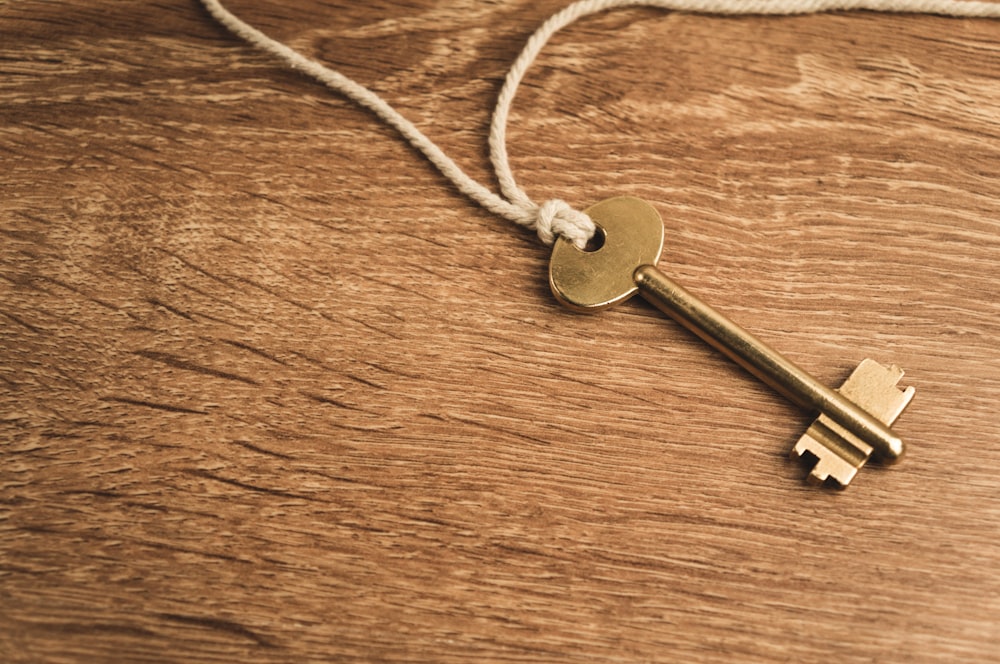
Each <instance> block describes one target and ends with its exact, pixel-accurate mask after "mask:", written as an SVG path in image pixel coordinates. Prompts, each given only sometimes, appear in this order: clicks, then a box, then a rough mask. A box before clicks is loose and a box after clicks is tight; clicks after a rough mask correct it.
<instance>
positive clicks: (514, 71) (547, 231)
mask: <svg viewBox="0 0 1000 664" xmlns="http://www.w3.org/2000/svg"><path fill="white" fill-rule="evenodd" d="M201 2H202V4H204V5H205V8H206V9H207V10H208V11H209V13H210V14H211V15H212V16H214V17H215V19H216V20H217V21H219V23H221V24H222V25H224V26H225V27H226V28H227V29H229V31H230V32H232V33H233V34H235V35H237V36H239V37H241V38H242V39H245V40H246V41H247V42H249V43H250V44H252V45H254V46H256V47H257V48H260V49H262V50H264V51H266V52H268V53H271V54H272V55H274V56H276V57H277V58H279V59H280V60H282V61H284V62H285V63H286V64H287V65H288V66H289V67H291V68H292V69H296V70H298V71H301V72H303V73H305V74H308V75H310V76H312V77H313V78H315V79H317V80H318V81H319V82H321V83H323V84H324V85H326V86H327V87H329V88H331V89H333V90H335V91H336V92H339V93H341V94H343V95H344V96H345V97H347V98H349V99H351V100H352V101H354V102H355V103H357V104H359V105H360V106H363V107H365V108H367V109H369V110H371V111H372V112H374V113H375V115H377V116H378V117H379V118H380V119H381V120H382V121H384V122H385V123H386V124H388V125H390V126H391V127H394V128H395V129H396V130H397V131H399V133H400V134H402V136H403V137H404V138H405V139H406V140H407V141H409V142H410V143H411V144H412V145H413V146H414V147H415V148H417V149H418V150H420V151H421V152H422V153H423V154H424V155H425V156H426V157H427V158H428V159H429V160H430V161H431V163H433V164H434V165H435V166H437V168H438V170H440V171H441V173H442V174H444V176H445V177H447V178H448V179H449V180H451V181H452V182H453V183H454V184H455V186H456V187H457V188H458V190H459V191H461V192H462V193H464V194H465V195H466V196H468V197H469V198H471V199H472V200H474V201H476V202H477V203H479V204H480V205H481V206H483V207H484V208H486V209H487V210H489V211H490V212H493V213H494V214H497V215H500V216H502V217H505V218H507V219H510V220H511V221H513V222H515V223H517V224H520V225H522V226H525V227H527V228H530V229H532V230H534V231H535V232H536V233H537V234H538V237H539V238H540V239H541V240H542V242H544V243H545V244H547V245H548V244H552V242H553V241H554V240H555V238H556V237H557V236H562V237H564V238H566V239H567V240H570V241H571V242H573V243H574V244H575V245H577V246H578V247H583V246H584V245H585V244H586V243H587V240H589V239H590V238H591V237H592V236H593V234H594V231H595V226H594V222H593V221H592V220H591V219H590V217H588V216H587V215H586V214H584V213H583V212H580V211H578V210H575V209H574V208H572V207H571V206H570V205H569V204H568V203H566V202H565V201H563V200H560V199H551V200H547V201H545V202H543V203H542V204H541V205H538V204H536V203H535V202H534V201H532V200H531V198H530V197H529V196H528V194H527V193H525V191H524V190H523V189H521V187H519V186H518V185H517V182H516V181H515V179H514V174H513V173H512V172H511V169H510V161H509V159H508V156H507V118H508V116H509V115H510V108H511V105H512V103H513V101H514V95H515V94H516V92H517V88H518V85H520V83H521V80H522V79H523V78H524V74H525V72H527V71H528V68H529V67H530V66H531V64H532V63H533V62H534V61H535V58H537V57H538V54H539V53H540V52H541V50H542V48H543V47H544V46H545V44H546V43H547V42H548V41H549V39H551V38H552V35H554V34H555V33H557V32H559V31H560V30H562V29H563V28H565V27H566V26H568V25H570V24H571V23H573V22H574V21H578V20H579V19H581V18H584V17H585V16H590V15H591V14H596V13H598V12H603V11H608V10H612V9H622V8H625V7H655V8H659V9H667V10H673V11H686V12H695V13H703V14H762V15H791V14H811V13H815V12H826V11H846V10H857V9H863V10H869V11H876V12H900V13H914V14H939V15H941V16H963V17H980V18H988V17H989V18H995V17H1000V4H993V3H990V2H979V1H976V0H969V1H964V0H960V1H956V0H579V1H578V2H574V3H573V4H571V5H569V6H567V7H566V8H564V9H562V10H561V11H559V12H557V13H556V14H553V15H552V16H551V17H550V18H549V19H548V20H547V21H545V23H543V24H542V26H541V27H540V28H538V30H536V31H535V33H534V34H533V35H531V37H530V38H529V39H528V42H527V43H526V44H525V46H524V49H523V50H522V51H521V54H520V55H518V57H517V60H515V61H514V64H513V65H512V66H511V68H510V71H509V72H508V73H507V77H506V79H505V80H504V85H503V88H502V89H501V90H500V95H499V97H498V98H497V105H496V109H495V110H494V112H493V121H492V123H491V126H490V136H489V145H490V160H491V161H492V163H493V168H494V170H495V171H496V176H497V181H498V182H499V184H500V191H501V192H502V193H503V196H504V197H505V198H504V197H500V196H498V195H496V194H495V193H493V192H492V191H490V190H489V189H488V188H486V187H484V186H483V185H481V184H480V183H478V182H476V181H475V180H473V179H472V178H471V177H469V176H468V175H467V174H466V173H465V171H463V170H462V169H461V168H460V167H459V166H458V164H456V163H455V162H454V161H452V159H451V158H450V157H448V155H446V154H445V153H444V152H443V151H442V150H441V148H439V147H438V146H437V145H435V144H434V142H433V141H431V140H430V139H429V138H427V137H426V136H425V135H424V134H423V133H422V132H421V131H420V130H419V129H417V127H416V126H415V125H414V124H413V123H412V122H410V121H409V120H407V119H406V118H404V117H403V116H402V115H400V114H399V112H397V111H396V110H395V109H394V108H392V106H390V105H389V104H388V103H387V102H386V101H385V100H384V99H382V98H381V97H379V96H378V95H377V94H375V93H374V92H372V91H371V90H369V89H368V88H366V87H364V86H363V85H360V84H359V83H356V82H355V81H353V80H351V79H350V78H347V77H346V76H344V75H343V74H341V73H340V72H337V71H334V70H332V69H330V68H329V67H326V66H325V65H322V64H320V63H319V62H316V61H315V60H311V59H309V58H307V57H305V56H304V55H301V54H300V53H298V52H296V51H295V50H293V49H291V48H289V47H288V46H286V45H285V44H282V43H281V42H279V41H276V40H274V39H271V38H270V37H268V36H267V35H265V34H264V33H262V32H260V31H259V30H257V29H256V28H253V27H251V26H250V25H248V24H246V23H244V22H243V21H242V20H240V19H239V18H237V17H236V16H234V15H233V14H232V13H231V12H230V11H229V10H227V9H226V8H225V7H223V6H222V3H221V2H220V1H219V0H201Z"/></svg>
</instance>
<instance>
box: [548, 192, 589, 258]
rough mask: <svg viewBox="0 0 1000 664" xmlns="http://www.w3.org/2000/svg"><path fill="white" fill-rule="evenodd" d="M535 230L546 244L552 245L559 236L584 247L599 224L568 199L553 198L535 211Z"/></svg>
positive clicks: (579, 247)
mask: <svg viewBox="0 0 1000 664" xmlns="http://www.w3.org/2000/svg"><path fill="white" fill-rule="evenodd" d="M535 232H537V233H538V237H539V239H541V241H542V242H544V243H545V244H546V245H551V244H552V243H553V242H555V239H556V236H559V237H563V238H566V239H567V240H569V241H570V242H572V243H573V244H574V245H575V246H576V247H577V248H578V249H583V248H584V247H585V246H587V241H588V240H590V238H592V237H593V236H594V233H595V232H597V226H596V225H595V224H594V220H593V219H591V218H590V217H589V216H588V215H586V214H584V213H583V212H580V211H579V210H575V209H573V208H572V207H570V205H569V203H567V202H566V201H564V200H561V199H558V198H552V199H549V200H547V201H545V202H544V203H542V204H541V205H539V206H538V209H537V210H536V211H535Z"/></svg>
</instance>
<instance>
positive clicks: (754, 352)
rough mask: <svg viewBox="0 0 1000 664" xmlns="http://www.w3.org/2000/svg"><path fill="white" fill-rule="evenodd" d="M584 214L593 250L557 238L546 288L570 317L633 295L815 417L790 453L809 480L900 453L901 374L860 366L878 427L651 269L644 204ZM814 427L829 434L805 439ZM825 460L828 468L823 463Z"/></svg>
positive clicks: (652, 228)
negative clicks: (596, 244) (869, 377)
mask: <svg viewBox="0 0 1000 664" xmlns="http://www.w3.org/2000/svg"><path fill="white" fill-rule="evenodd" d="M587 214H589V215H590V217H591V218H592V219H593V220H594V222H595V223H596V224H597V225H598V227H599V232H600V233H601V234H602V237H603V244H602V245H601V247H600V248H599V249H597V250H595V251H581V250H580V249H577V248H576V247H574V246H573V245H572V244H571V243H569V242H567V241H566V240H563V239H559V240H557V242H556V244H555V246H554V247H553V250H552V258H551V261H550V263H549V285H550V286H551V287H552V292H553V293H554V294H555V296H556V298H557V299H558V300H559V301H560V302H561V303H562V304H564V305H566V306H567V307H569V308H570V309H574V310H576V311H585V312H593V311H599V310H601V309H606V308H607V307H610V306H612V305H615V304H617V303H619V302H623V301H625V300H627V299H628V298H630V297H632V296H633V295H635V294H636V293H639V294H641V295H642V296H643V297H644V298H645V299H646V300H648V301H649V302H650V303H651V304H653V305H654V306H656V308H658V309H660V310H661V311H663V312H664V313H666V314H667V315H669V316H670V317H671V318H673V319H674V320H676V321H677V322H678V323H680V324H681V325H683V326H684V327H686V328H687V329H689V330H690V331H691V332H693V333H694V334H696V335H697V336H699V337H700V338H701V339H703V340H704V341H706V342H707V343H708V344H709V345H711V346H713V347H714V348H716V349H717V350H719V351H721V352H722V353H723V354H725V355H726V356H728V357H729V358H730V359H732V360H734V361H735V362H736V363H737V364H739V365H740V366H742V367H743V368H745V369H746V370H747V371H749V372H750V373H751V374H753V375H754V376H756V377H757V378H759V379H760V380H762V381H763V382H764V383H766V384H767V385H770V386H771V387H772V388H774V389H775V390H776V391H777V392H779V393H780V394H782V395H784V396H785V397H786V398H788V399H789V400H790V401H791V402H792V403H795V404H796V405H798V406H800V407H802V408H804V409H806V410H808V411H810V412H812V413H815V414H818V415H820V418H819V419H817V421H816V423H814V425H813V427H811V428H810V430H809V434H810V435H809V436H803V440H806V439H808V443H809V445H808V446H806V445H805V443H800V444H799V445H797V446H796V449H795V450H794V453H795V454H798V455H801V454H803V453H805V452H808V453H809V454H810V455H812V456H814V457H816V461H817V466H816V470H815V471H814V473H813V474H812V476H811V477H812V479H814V480H820V481H822V480H824V479H825V478H826V477H827V474H829V476H830V477H832V478H833V479H835V480H836V481H837V482H838V483H839V484H840V486H841V487H843V486H846V485H847V483H848V482H850V480H851V479H852V478H853V476H854V473H855V472H856V471H857V469H858V468H860V467H861V465H862V464H864V462H865V461H867V459H868V456H869V455H870V454H871V453H872V451H874V452H875V453H876V454H877V455H878V456H879V457H881V459H882V460H883V461H885V462H887V463H894V462H896V461H897V460H899V458H900V457H901V456H902V455H903V441H901V440H900V439H899V437H898V436H896V435H895V434H894V433H893V432H892V431H891V430H890V429H889V427H888V426H887V424H891V421H892V420H893V419H895V417H896V416H898V415H899V413H900V412H901V411H902V409H903V408H904V407H905V406H906V404H907V403H908V402H909V399H910V397H912V396H913V388H912V387H911V388H908V389H907V391H906V392H905V393H904V392H901V391H900V390H898V389H896V388H895V383H896V381H897V380H899V378H900V377H901V376H902V371H901V370H899V369H898V367H892V368H891V369H887V368H885V367H882V366H881V365H878V364H877V363H875V362H871V361H870V360H868V361H866V362H871V365H874V367H878V369H881V370H882V371H883V372H886V377H885V378H884V379H883V378H880V379H879V380H878V381H876V382H877V388H875V389H877V390H878V394H877V395H876V396H877V397H878V398H879V399H882V400H884V401H888V402H891V407H889V406H882V405H881V403H880V405H879V406H878V408H877V409H876V408H874V407H872V406H868V407H869V408H872V409H873V411H874V410H878V416H879V417H881V418H882V419H883V420H885V421H886V423H883V422H882V421H879V419H877V418H876V417H875V416H874V415H873V414H872V413H869V412H867V411H866V410H865V409H864V408H862V407H860V406H859V405H858V404H856V403H854V402H853V401H851V400H850V399H848V398H846V397H845V396H844V395H843V394H841V393H840V392H837V391H836V390H832V389H830V388H828V387H826V386H825V385H823V384H822V383H820V382H819V381H817V380H816V379H815V378H813V377H812V376H810V375H809V374H808V373H806V372H805V371H803V370H802V369H801V368H799V367H798V366H797V365H796V364H795V363H793V362H792V361H791V360H789V359H787V358H785V357H783V356H782V355H780V354H779V353H778V352H777V351H775V350H774V349H773V348H771V347H770V346H768V345H767V344H765V343H764V342H763V341H760V340H759V339H757V338H756V337H754V336H753V335H752V334H750V333H749V332H747V331H746V330H744V329H743V328H741V327H740V326H738V325H737V324H736V323H734V322H732V321H731V320H729V319H728V318H726V317H725V316H723V315H722V314H720V313H719V312H717V311H716V310H715V309H713V308H712V307H710V306H708V305H707V304H705V303H704V302H702V301H700V300H698V299H697V298H696V297H694V296H693V295H691V293H689V292H688V291H686V290H685V289H684V288H683V287H681V286H680V285H678V284H677V283H676V282H674V281H673V280H672V279H670V278H669V277H667V276H666V275H664V274H663V273H662V272H660V271H659V270H658V269H657V267H656V263H657V262H658V261H659V258H660V252H661V250H662V248H663V222H662V221H661V220H660V215H659V214H658V213H657V212H656V210H655V209H654V208H653V207H652V206H650V205H649V204H648V203H646V202H645V201H642V200H640V199H638V198H631V197H619V198H612V199H609V200H606V201H603V202H601V203H598V204H597V205H594V206H593V207H591V208H590V209H588V210H587ZM863 365H864V363H863ZM871 365H864V366H865V367H866V370H868V369H872V368H873V367H872V366H871ZM876 371H877V369H876ZM845 387H847V386H846V385H845ZM855 391H858V390H855ZM862 391H863V390H862ZM899 395H902V396H899ZM904 397H905V398H904ZM869 401H870V402H871V400H869ZM876 401H878V399H876ZM883 411H884V412H883ZM830 423H832V424H833V426H832V427H831V426H829V424H830ZM818 427H819V428H822V430H823V431H824V432H826V433H829V434H830V436H829V437H824V436H820V435H819V434H816V435H814V436H813V435H811V434H813V433H814V432H815V431H816V430H817V428H818ZM826 456H829V457H830V461H829V462H824V457H826ZM837 464H841V465H844V466H845V467H844V469H843V470H842V472H839V473H838V472H829V469H830V468H833V467H836V466H837Z"/></svg>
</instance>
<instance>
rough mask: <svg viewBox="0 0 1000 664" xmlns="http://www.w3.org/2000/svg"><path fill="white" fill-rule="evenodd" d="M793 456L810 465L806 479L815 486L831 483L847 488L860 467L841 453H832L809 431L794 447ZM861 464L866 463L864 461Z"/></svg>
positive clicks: (837, 486) (840, 487)
mask: <svg viewBox="0 0 1000 664" xmlns="http://www.w3.org/2000/svg"><path fill="white" fill-rule="evenodd" d="M791 457H792V458H793V459H798V460H801V461H804V462H805V463H807V464H809V465H810V469H809V474H808V475H807V476H806V481H808V482H809V483H810V484H812V485H815V486H820V485H823V484H830V485H832V486H835V487H836V488H838V489H845V488H847V485H848V484H850V483H851V480H853V479H854V476H855V475H857V473H858V468H860V466H858V467H854V466H852V465H851V464H850V463H847V462H846V461H844V460H843V459H842V458H841V457H840V456H839V455H832V454H830V453H829V450H828V449H827V448H826V447H825V446H824V445H823V444H822V443H821V442H819V441H818V440H816V439H815V438H813V437H812V436H810V435H809V434H808V432H807V433H806V434H805V435H803V436H802V438H800V439H799V442H798V443H796V444H795V447H793V448H792V453H791ZM861 464H864V461H862V462H861Z"/></svg>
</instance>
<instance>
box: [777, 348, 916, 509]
mask: <svg viewBox="0 0 1000 664" xmlns="http://www.w3.org/2000/svg"><path fill="white" fill-rule="evenodd" d="M902 377H903V370H902V369H901V368H899V367H898V366H897V365H895V364H892V365H889V366H888V367H886V366H883V365H881V364H879V363H878V362H876V361H874V360H871V359H865V360H862V361H861V363H860V364H859V365H858V366H857V368H856V369H855V370H854V371H853V372H852V373H851V375H850V376H849V377H848V379H847V380H846V381H844V384H843V385H842V386H841V387H840V390H839V392H840V393H841V394H843V395H844V396H845V397H847V398H848V399H850V400H851V401H853V402H854V403H855V404H856V405H858V406H860V407H861V408H863V409H864V410H866V411H867V412H869V413H870V414H871V415H872V416H873V417H875V418H876V419H878V420H880V421H882V422H883V423H885V424H886V425H891V424H892V423H893V422H894V421H895V420H896V418H897V417H899V415H900V413H902V412H903V409H905V408H906V406H907V405H908V404H909V403H910V400H911V399H912V398H913V395H914V393H915V391H916V390H915V389H914V388H913V387H912V386H911V387H907V388H905V389H900V388H899V387H897V385H896V384H897V383H898V382H899V380H900V379H901V378H902ZM871 453H872V448H871V447H870V446H868V445H867V444H866V443H864V442H863V441H862V440H860V439H859V438H857V437H856V436H854V435H852V434H851V433H849V432H848V431H846V430H845V429H843V428H841V427H839V426H838V425H836V424H835V423H833V422H832V421H831V420H830V419H829V418H827V417H826V416H824V415H820V416H819V417H818V418H816V420H815V421H814V422H813V423H812V424H811V425H810V426H809V429H808V430H807V431H806V432H805V434H803V435H802V437H801V438H799V440H798V441H797V442H796V443H795V446H794V447H793V448H792V452H791V456H792V457H793V458H799V459H806V460H807V461H808V462H811V463H812V467H811V469H810V471H809V476H808V481H809V482H810V483H814V484H823V483H827V482H828V480H829V481H830V483H835V485H836V486H837V487H838V488H840V489H844V488H846V487H847V485H848V484H850V483H851V480H853V479H854V477H855V475H857V473H858V470H859V469H860V468H861V467H862V466H863V465H865V462H866V461H868V458H869V457H870V456H871ZM813 459H815V462H814V463H813V462H812V460H813Z"/></svg>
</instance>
